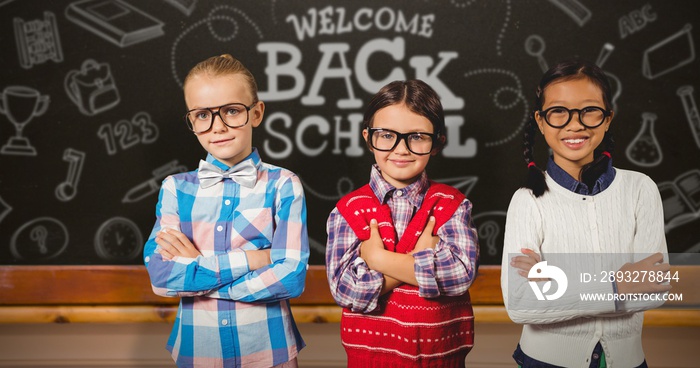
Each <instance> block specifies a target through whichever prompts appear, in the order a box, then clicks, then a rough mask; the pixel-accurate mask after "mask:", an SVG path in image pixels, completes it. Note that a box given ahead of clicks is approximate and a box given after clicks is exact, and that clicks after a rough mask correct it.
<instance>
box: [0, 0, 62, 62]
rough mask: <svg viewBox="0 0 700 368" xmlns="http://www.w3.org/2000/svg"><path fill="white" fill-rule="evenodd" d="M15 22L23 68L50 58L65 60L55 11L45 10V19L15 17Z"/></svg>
mask: <svg viewBox="0 0 700 368" xmlns="http://www.w3.org/2000/svg"><path fill="white" fill-rule="evenodd" d="M0 6H2V5H1V4H0ZM13 22H14V27H15V41H16V42H17V51H18V52H17V54H18V55H19V65H20V66H21V67H22V68H24V69H29V68H31V67H32V66H34V65H37V64H43V63H45V62H46V61H48V60H53V61H55V62H57V63H59V62H61V61H63V49H62V48H61V37H60V36H59V34H58V24H57V23H56V16H55V15H54V14H53V13H51V12H44V19H43V20H41V19H35V20H32V21H29V22H25V21H24V20H22V19H21V18H14V19H13Z"/></svg>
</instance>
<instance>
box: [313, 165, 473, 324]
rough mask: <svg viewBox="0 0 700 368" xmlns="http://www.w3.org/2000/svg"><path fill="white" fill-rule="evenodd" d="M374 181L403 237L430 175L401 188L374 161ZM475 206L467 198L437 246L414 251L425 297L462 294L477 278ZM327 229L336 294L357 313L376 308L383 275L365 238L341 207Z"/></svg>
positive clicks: (330, 276)
mask: <svg viewBox="0 0 700 368" xmlns="http://www.w3.org/2000/svg"><path fill="white" fill-rule="evenodd" d="M369 185H370V187H371V188H372V191H373V192H374V194H375V195H376V196H377V198H378V199H379V201H380V202H381V203H387V204H388V205H389V208H390V209H391V217H392V220H393V222H394V226H395V228H396V232H397V236H398V238H400V237H401V235H403V232H404V230H405V229H406V226H407V225H408V223H409V222H410V221H411V218H412V217H413V215H414V214H415V211H416V210H417V209H418V208H420V206H421V204H422V203H423V198H424V195H425V193H426V191H427V190H428V187H429V186H430V182H429V181H428V177H427V175H426V173H425V172H423V174H422V175H421V177H420V179H419V180H416V182H414V183H412V184H411V185H409V186H407V187H405V188H402V189H396V188H394V187H393V186H392V185H391V184H389V183H387V182H386V180H384V178H382V174H381V172H380V171H379V168H378V166H377V165H373V167H372V172H371V175H370V181H369ZM471 209H472V204H471V202H469V200H467V199H465V200H464V201H462V203H461V204H460V206H459V208H458V209H457V211H456V212H455V213H454V215H453V216H452V218H451V219H450V220H449V221H447V222H446V223H445V224H444V225H443V226H442V227H441V228H440V229H439V230H438V237H439V238H440V241H439V242H438V244H437V246H436V247H435V249H434V250H433V249H426V250H423V251H420V252H417V253H415V254H414V257H415V265H414V269H415V272H416V279H417V280H418V291H419V295H420V296H421V297H424V298H435V297H438V296H441V295H445V296H455V295H462V294H464V293H466V292H467V290H468V289H469V286H471V284H472V281H474V278H475V277H476V268H477V262H478V256H479V246H478V238H477V233H476V228H475V227H474V224H473V221H472V217H471ZM326 231H327V232H328V244H327V246H326V273H327V275H328V280H329V284H330V288H331V294H332V295H333V298H334V299H335V301H336V302H337V303H338V305H340V306H341V307H345V308H349V309H350V310H352V311H353V312H362V313H368V312H371V311H373V310H375V309H376V308H377V307H378V303H377V302H378V300H379V296H380V291H381V289H382V282H383V277H384V276H383V275H382V274H381V273H379V272H377V271H374V270H371V269H369V267H367V264H366V263H365V261H364V260H363V259H362V258H360V257H359V249H360V240H359V239H358V238H357V236H356V235H355V233H354V232H353V230H352V229H351V228H350V225H348V223H347V221H346V220H345V218H343V216H342V215H341V214H340V213H339V212H338V209H337V208H334V209H333V211H332V212H331V214H330V216H329V217H328V223H327V225H326Z"/></svg>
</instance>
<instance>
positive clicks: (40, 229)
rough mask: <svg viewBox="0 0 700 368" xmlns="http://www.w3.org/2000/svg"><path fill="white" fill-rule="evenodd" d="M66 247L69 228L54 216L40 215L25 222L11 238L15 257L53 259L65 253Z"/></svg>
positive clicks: (11, 248)
mask: <svg viewBox="0 0 700 368" xmlns="http://www.w3.org/2000/svg"><path fill="white" fill-rule="evenodd" d="M66 247H68V230H67V229H66V226H65V225H64V224H63V223H62V222H61V221H58V220H56V219H55V218H52V217H39V218H37V219H34V220H32V221H29V222H27V223H25V224H24V225H22V226H20V227H19V229H17V231H15V233H14V234H13V235H12V239H11V240H10V251H11V252H12V256H13V257H14V258H15V259H30V260H34V261H42V260H46V259H51V258H54V257H56V256H58V255H60V254H61V253H63V251H64V250H65V249H66Z"/></svg>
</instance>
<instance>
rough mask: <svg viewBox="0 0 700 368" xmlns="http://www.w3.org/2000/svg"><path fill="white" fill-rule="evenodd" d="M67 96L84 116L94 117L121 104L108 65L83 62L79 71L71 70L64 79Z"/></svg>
mask: <svg viewBox="0 0 700 368" xmlns="http://www.w3.org/2000/svg"><path fill="white" fill-rule="evenodd" d="M63 84H64V88H65V91H66V94H67V95H68V97H69V98H70V100H71V101H73V103H74V104H75V105H76V106H78V110H80V112H81V113H82V114H83V115H87V116H93V115H96V114H99V113H101V112H104V111H107V110H109V109H111V108H113V107H114V106H117V105H118V104H119V101H120V100H121V98H120V97H119V90H118V89H117V85H116V84H115V83H114V78H113V77H112V72H111V69H110V67H109V64H107V63H98V62H97V61H95V60H92V59H87V60H85V61H83V64H82V65H81V66H80V69H79V70H71V71H69V72H68V74H66V78H65V79H64V82H63Z"/></svg>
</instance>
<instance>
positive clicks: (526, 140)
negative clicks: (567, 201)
mask: <svg viewBox="0 0 700 368" xmlns="http://www.w3.org/2000/svg"><path fill="white" fill-rule="evenodd" d="M581 78H586V79H588V80H590V81H591V82H593V83H594V84H595V85H597V86H598V87H599V88H600V90H601V91H602V92H603V102H604V103H605V108H606V109H607V110H610V109H611V108H612V88H611V87H610V82H609V81H608V77H607V76H606V75H605V72H603V70H602V69H600V68H599V67H598V66H597V65H595V64H593V63H590V62H588V61H584V60H578V59H574V60H566V61H562V62H560V63H558V64H556V65H554V66H553V67H552V68H550V69H549V70H548V71H547V72H546V73H544V75H543V76H542V79H541V80H540V83H539V85H538V87H537V90H536V91H535V105H534V111H533V112H532V114H531V115H530V118H529V119H528V122H527V123H526V124H525V128H524V129H523V156H524V158H525V163H527V178H526V180H525V188H529V189H530V190H532V194H534V195H535V197H539V196H541V195H542V194H544V192H546V191H547V182H546V181H545V176H544V171H543V170H542V169H540V168H539V167H537V164H536V163H535V159H534V145H535V137H536V136H537V121H536V120H535V114H536V113H537V112H538V111H540V110H542V106H543V105H544V90H545V88H547V86H549V85H550V84H551V83H553V82H555V81H562V80H575V79H581ZM602 146H603V149H602V150H600V149H597V150H596V152H595V154H594V157H595V159H594V160H593V162H591V163H588V164H586V165H585V166H584V167H582V168H581V172H580V173H579V177H578V180H579V181H581V182H583V183H584V184H586V185H588V187H592V186H593V183H595V181H596V180H597V179H598V178H599V177H600V175H601V174H602V173H603V172H605V170H606V169H607V167H608V163H609V162H610V160H611V159H612V153H613V151H614V148H615V140H614V139H613V136H612V133H610V132H605V135H604V136H603V142H602Z"/></svg>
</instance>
